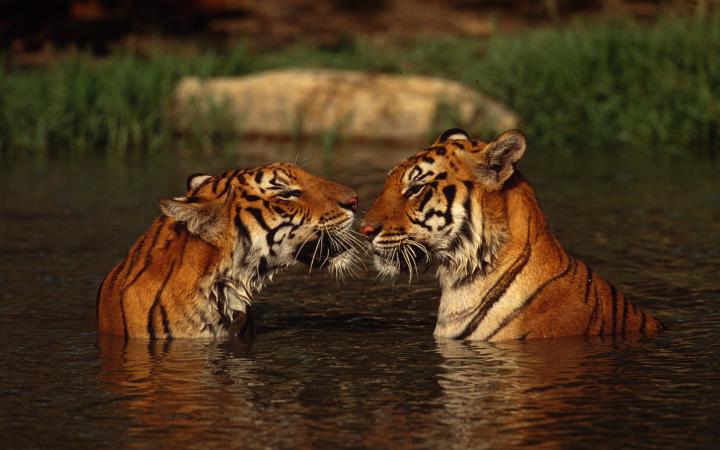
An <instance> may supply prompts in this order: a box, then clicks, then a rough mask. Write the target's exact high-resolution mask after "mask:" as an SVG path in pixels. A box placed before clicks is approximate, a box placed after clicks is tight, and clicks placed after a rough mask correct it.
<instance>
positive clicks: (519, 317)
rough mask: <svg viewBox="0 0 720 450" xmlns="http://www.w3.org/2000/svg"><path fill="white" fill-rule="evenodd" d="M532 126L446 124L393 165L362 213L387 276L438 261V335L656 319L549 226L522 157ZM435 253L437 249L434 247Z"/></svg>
mask: <svg viewBox="0 0 720 450" xmlns="http://www.w3.org/2000/svg"><path fill="white" fill-rule="evenodd" d="M525 146H526V142H525V137H524V136H523V135H522V133H520V132H519V131H509V132H506V133H504V134H503V135H502V136H500V137H499V138H498V139H497V140H496V141H494V142H490V143H485V142H482V141H477V140H472V139H470V138H469V136H468V135H467V133H466V132H464V131H463V130H460V129H452V130H448V131H446V132H445V133H443V135H442V136H441V137H440V138H438V140H437V141H436V143H435V145H433V146H431V147H428V148H427V149H425V150H423V151H421V152H420V153H417V154H416V155H414V156H412V157H410V158H408V159H407V160H405V161H403V162H401V163H400V164H399V165H398V166H396V167H395V168H394V169H393V170H392V171H391V172H390V174H389V176H388V179H387V180H386V183H385V186H384V189H383V191H382V193H381V194H380V197H379V198H378V199H377V200H376V201H375V203H374V204H373V206H372V207H371V208H370V210H369V211H368V213H367V215H366V216H365V218H364V219H363V223H362V226H361V231H362V232H363V233H364V234H366V235H367V236H368V237H369V238H370V240H371V246H372V249H373V253H374V262H375V266H376V267H377V269H378V271H379V273H380V275H381V276H387V277H393V276H396V275H397V274H398V273H399V272H400V271H402V270H408V271H409V272H410V276H411V277H412V274H413V272H417V260H418V258H425V259H426V260H428V261H431V262H435V263H437V265H438V270H437V277H438V279H439V282H440V285H441V288H442V295H441V298H440V305H439V308H438V317H437V324H436V327H435V335H436V336H438V337H445V338H455V339H483V340H507V339H531V338H547V337H559V336H574V335H600V336H603V335H604V336H608V335H623V336H624V335H625V334H628V333H651V332H654V331H656V330H659V329H661V325H660V323H659V322H658V321H657V320H656V319H655V318H653V317H652V316H651V315H650V314H649V313H646V312H644V311H643V310H641V309H640V308H638V307H636V306H635V305H633V304H632V303H630V302H629V301H628V300H627V299H626V298H625V297H624V296H623V295H622V294H621V293H620V292H618V290H617V289H616V288H615V287H614V286H612V285H611V284H609V283H608V282H607V281H605V280H604V279H602V278H601V277H600V276H599V275H598V274H596V273H595V272H593V270H592V269H591V268H590V267H589V266H588V265H587V264H585V263H584V262H582V261H580V260H578V259H576V258H574V257H572V256H570V255H568V254H567V253H566V252H565V250H564V249H563V248H562V246H561V245H560V243H559V242H558V241H557V239H555V237H554V236H553V235H552V234H551V233H550V230H549V229H548V226H547V224H546V222H545V217H544V215H543V213H542V210H541V209H540V205H539V203H538V201H537V198H536V196H535V192H534V190H533V188H532V187H531V186H530V184H529V183H528V182H527V180H526V179H525V178H524V177H523V176H522V175H521V174H520V173H519V172H518V171H517V170H516V168H515V163H516V162H517V161H518V160H519V159H520V157H521V156H522V155H523V153H524V151H525ZM431 255H432V256H431Z"/></svg>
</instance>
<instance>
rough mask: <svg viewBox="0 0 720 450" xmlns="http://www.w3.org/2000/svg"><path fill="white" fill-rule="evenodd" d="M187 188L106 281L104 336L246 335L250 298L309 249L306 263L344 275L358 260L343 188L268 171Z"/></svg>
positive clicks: (282, 167)
mask: <svg viewBox="0 0 720 450" xmlns="http://www.w3.org/2000/svg"><path fill="white" fill-rule="evenodd" d="M188 189H189V190H188V193H187V196H185V197H179V198H175V199H165V200H162V201H161V209H162V210H163V212H164V213H165V215H163V216H161V217H159V218H157V219H155V220H154V222H153V224H152V225H151V226H150V229H149V230H148V231H147V232H145V233H144V234H143V235H142V236H140V238H138V240H137V241H136V242H135V244H134V245H133V246H132V248H131V249H130V251H129V253H128V255H127V256H126V257H125V259H123V260H122V261H121V262H120V263H119V264H117V265H116V266H115V267H114V268H113V269H112V270H111V271H110V273H109V274H108V275H107V276H106V277H105V279H104V280H103V282H102V284H101V286H100V289H99V292H98V297H97V323H98V329H99V330H100V331H102V332H107V333H112V334H117V335H123V336H126V337H144V338H171V337H173V338H176V337H213V338H217V337H227V336H243V337H246V336H252V335H253V333H254V326H253V321H252V311H251V305H252V298H253V295H254V294H255V293H256V292H258V291H259V290H261V289H262V288H263V286H264V285H265V283H267V282H268V281H270V280H272V277H273V275H274V274H275V273H277V272H278V271H280V270H281V269H283V268H285V267H287V266H289V265H291V264H293V263H294V262H295V260H296V257H298V255H299V254H300V253H301V252H303V251H305V250H306V248H305V247H309V248H310V249H314V250H315V253H314V254H313V255H312V258H311V259H310V260H309V261H308V262H310V263H311V264H314V265H320V266H324V267H326V268H329V269H330V270H332V271H335V272H338V273H340V274H342V273H344V272H345V271H347V270H350V269H351V268H352V265H353V264H354V262H355V260H356V259H357V255H356V251H355V249H354V247H355V246H354V241H355V239H356V238H355V237H353V236H352V234H351V226H352V223H353V220H354V207H349V206H348V204H347V203H346V202H347V201H348V199H350V198H353V197H355V193H354V192H353V191H352V190H351V189H349V188H347V187H345V186H342V185H340V184H336V183H332V182H330V181H327V180H324V179H322V178H319V177H315V176H313V175H311V174H309V173H307V172H305V171H303V170H301V169H299V168H298V167H296V166H293V165H290V164H273V165H270V166H265V167H261V168H259V169H251V170H236V171H232V172H227V173H224V174H221V175H218V176H214V177H211V176H207V175H202V176H195V177H191V178H190V179H189V180H188ZM284 197H288V198H284ZM324 241H327V242H329V243H331V244H332V245H327V244H326V245H324V247H323V246H321V243H322V242H324ZM321 247H323V248H321Z"/></svg>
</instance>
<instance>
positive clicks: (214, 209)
mask: <svg viewBox="0 0 720 450" xmlns="http://www.w3.org/2000/svg"><path fill="white" fill-rule="evenodd" d="M188 184H189V183H188ZM160 209H161V210H162V212H163V214H165V215H166V216H168V217H170V218H173V219H175V220H176V221H177V222H181V223H184V224H185V226H186V227H187V229H188V231H189V232H190V233H192V234H195V235H197V236H200V237H201V238H203V239H204V240H206V241H208V242H217V241H218V240H219V239H220V238H221V237H222V234H223V231H224V227H223V223H222V220H221V214H220V207H219V205H217V204H216V202H213V201H209V202H208V201H201V200H200V199H198V198H197V197H175V198H164V199H161V200H160Z"/></svg>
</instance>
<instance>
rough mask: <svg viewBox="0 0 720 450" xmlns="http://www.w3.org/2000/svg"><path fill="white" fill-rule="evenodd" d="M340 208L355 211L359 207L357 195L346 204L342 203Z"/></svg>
mask: <svg viewBox="0 0 720 450" xmlns="http://www.w3.org/2000/svg"><path fill="white" fill-rule="evenodd" d="M340 207H341V208H345V209H349V210H350V211H355V210H356V209H357V207H358V198H357V195H353V196H352V197H350V198H349V199H348V201H346V202H340Z"/></svg>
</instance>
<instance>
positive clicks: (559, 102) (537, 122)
mask: <svg viewBox="0 0 720 450" xmlns="http://www.w3.org/2000/svg"><path fill="white" fill-rule="evenodd" d="M152 55H153V56H150V57H141V56H138V55H132V54H116V55H113V56H111V57H108V58H105V59H102V60H97V59H92V58H89V57H82V56H81V57H73V58H69V59H68V58H65V59H63V60H62V61H61V62H59V63H58V64H57V65H56V66H53V67H52V68H47V69H34V70H23V71H7V70H4V69H3V70H0V158H3V159H5V158H15V157H23V156H25V157H31V158H47V157H71V156H75V155H95V154H106V155H108V156H112V157H123V158H124V157H131V156H133V155H139V156H143V155H148V154H157V153H161V152H164V151H167V150H168V149H170V148H171V147H172V146H173V145H174V144H175V143H176V139H177V137H176V136H174V127H173V119H172V117H171V116H170V115H169V114H168V112H169V109H170V108H169V97H170V94H171V92H172V89H173V87H174V86H175V84H176V83H177V81H178V80H179V79H180V78H181V77H183V76H185V75H197V76H201V77H207V76H215V75H240V74H246V73H251V72H256V71H260V70H265V69H271V68H282V67H331V68H342V69H357V70H372V71H381V72H390V73H418V74H429V75H437V76H443V77H447V78H452V79H456V80H459V81H461V82H463V83H465V84H467V85H469V86H474V87H477V88H479V89H482V90H484V91H485V92H487V93H489V94H491V95H493V96H495V97H497V98H498V99H500V100H501V101H503V102H504V103H506V104H507V105H508V106H509V107H510V108H511V109H513V110H515V111H516V112H517V113H518V114H519V115H520V116H521V117H522V119H523V129H524V130H525V131H526V133H527V134H528V136H529V138H530V139H531V141H532V142H533V143H534V146H537V147H541V148H557V149H561V150H563V151H585V150H589V149H601V150H603V149H609V148H615V147H633V148H647V149H649V150H650V151H656V152H658V153H668V152H699V153H717V151H718V147H720V16H713V17H710V18H706V19H698V18H674V19H673V18H668V19H665V20H662V21H660V22H659V23H657V24H655V25H652V26H642V25H638V24H635V23H632V22H629V21H615V22H605V23H596V24H588V23H576V24H574V25H571V26H568V27H565V28H563V29H540V30H528V31H525V32H522V33H517V34H513V35H512V36H510V35H504V36H503V35H501V36H497V37H494V38H492V39H490V40H483V41H478V40H471V39H467V38H454V37H447V38H440V39H433V40H423V41H418V42H415V43H413V44H411V45H406V46H395V47H393V46H384V45H375V44H372V43H371V42H369V41H364V40H359V41H346V42H343V43H341V44H339V45H337V46H335V47H334V48H319V47H316V46H313V45H311V44H304V45H294V46H291V47H288V48H284V49H280V50H275V51H271V52H264V53H253V52H250V51H248V50H247V49H246V48H245V47H244V46H239V47H237V48H236V49H234V50H232V51H229V52H225V53H218V52H205V53H202V54H199V55H195V56H185V57H182V56H178V55H173V54H162V53H160V52H155V53H152ZM0 62H2V61H0ZM3 66H4V65H3ZM450 106H451V105H450ZM449 110H452V108H449ZM218 115H221V114H219V113H218V111H215V116H218ZM216 118H217V117H213V118H212V119H211V120H210V119H209V120H204V121H203V120H201V119H198V121H197V124H198V126H197V127H194V128H195V131H194V132H193V133H191V136H189V138H190V139H191V142H192V143H197V144H198V146H201V147H202V146H205V147H206V146H212V145H221V144H222V142H223V141H225V140H228V139H232V138H233V137H232V136H231V133H228V132H227V131H228V130H227V129H224V125H223V124H224V123H229V122H228V121H223V120H216ZM447 119H448V118H445V120H447ZM440 121H441V120H440V119H439V122H440ZM288 132H289V133H291V132H292V130H288ZM185 138H188V137H187V136H186V137H185ZM333 140H334V139H333Z"/></svg>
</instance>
